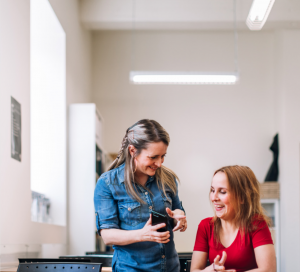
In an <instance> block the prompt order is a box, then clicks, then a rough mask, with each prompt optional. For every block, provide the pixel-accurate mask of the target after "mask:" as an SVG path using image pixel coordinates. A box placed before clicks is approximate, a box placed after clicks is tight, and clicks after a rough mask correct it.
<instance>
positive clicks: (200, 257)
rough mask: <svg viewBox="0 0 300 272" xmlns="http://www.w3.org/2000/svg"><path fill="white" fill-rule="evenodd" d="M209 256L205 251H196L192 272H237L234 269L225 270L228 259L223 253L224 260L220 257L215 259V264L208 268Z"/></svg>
mask: <svg viewBox="0 0 300 272" xmlns="http://www.w3.org/2000/svg"><path fill="white" fill-rule="evenodd" d="M207 257H208V254H207V253H206V252H203V251H194V252H193V257H192V264H191V272H198V271H205V272H214V271H222V272H235V270H234V269H230V270H225V267H224V263H225V261H226V259H227V254H226V252H225V251H223V254H222V258H221V260H220V256H219V255H218V256H217V257H216V258H215V259H214V263H213V264H211V265H210V266H207V267H205V266H206V263H207Z"/></svg>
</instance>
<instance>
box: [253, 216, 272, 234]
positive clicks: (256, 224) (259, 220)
mask: <svg viewBox="0 0 300 272" xmlns="http://www.w3.org/2000/svg"><path fill="white" fill-rule="evenodd" d="M251 225H252V232H254V231H256V230H261V229H265V228H267V229H269V227H268V224H267V222H266V220H265V219H264V218H263V217H262V216H259V215H255V216H254V217H253V219H252V224H251Z"/></svg>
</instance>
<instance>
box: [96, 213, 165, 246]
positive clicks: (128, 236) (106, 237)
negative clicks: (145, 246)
mask: <svg viewBox="0 0 300 272" xmlns="http://www.w3.org/2000/svg"><path fill="white" fill-rule="evenodd" d="M165 226H166V224H164V223H163V224H158V225H155V226H152V214H150V218H149V220H148V221H147V223H146V224H145V226H144V227H143V228H142V229H139V230H122V229H102V230H101V236H102V238H103V241H104V243H105V244H107V245H119V246H125V245H129V244H133V243H138V242H145V241H150V242H157V243H163V244H165V243H168V242H169V241H170V239H169V238H170V232H169V231H166V232H157V230H158V229H160V228H162V227H165Z"/></svg>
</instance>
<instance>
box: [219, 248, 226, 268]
mask: <svg viewBox="0 0 300 272" xmlns="http://www.w3.org/2000/svg"><path fill="white" fill-rule="evenodd" d="M226 259H227V253H226V252H225V251H223V252H222V258H221V260H220V261H219V264H220V265H223V264H224V263H225V261H226Z"/></svg>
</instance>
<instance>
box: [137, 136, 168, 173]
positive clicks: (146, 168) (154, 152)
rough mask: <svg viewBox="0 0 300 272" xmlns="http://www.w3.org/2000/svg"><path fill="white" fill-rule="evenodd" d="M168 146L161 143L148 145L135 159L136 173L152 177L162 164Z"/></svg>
mask: <svg viewBox="0 0 300 272" xmlns="http://www.w3.org/2000/svg"><path fill="white" fill-rule="evenodd" d="M167 148H168V146H167V145H166V144H165V143H163V142H158V143H150V144H148V147H147V149H142V151H141V153H140V154H139V155H138V156H137V157H136V158H135V163H136V167H137V168H136V173H137V174H144V175H148V176H154V175H155V172H156V170H157V169H158V168H159V167H161V165H162V164H163V162H164V159H165V156H166V153H167Z"/></svg>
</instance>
